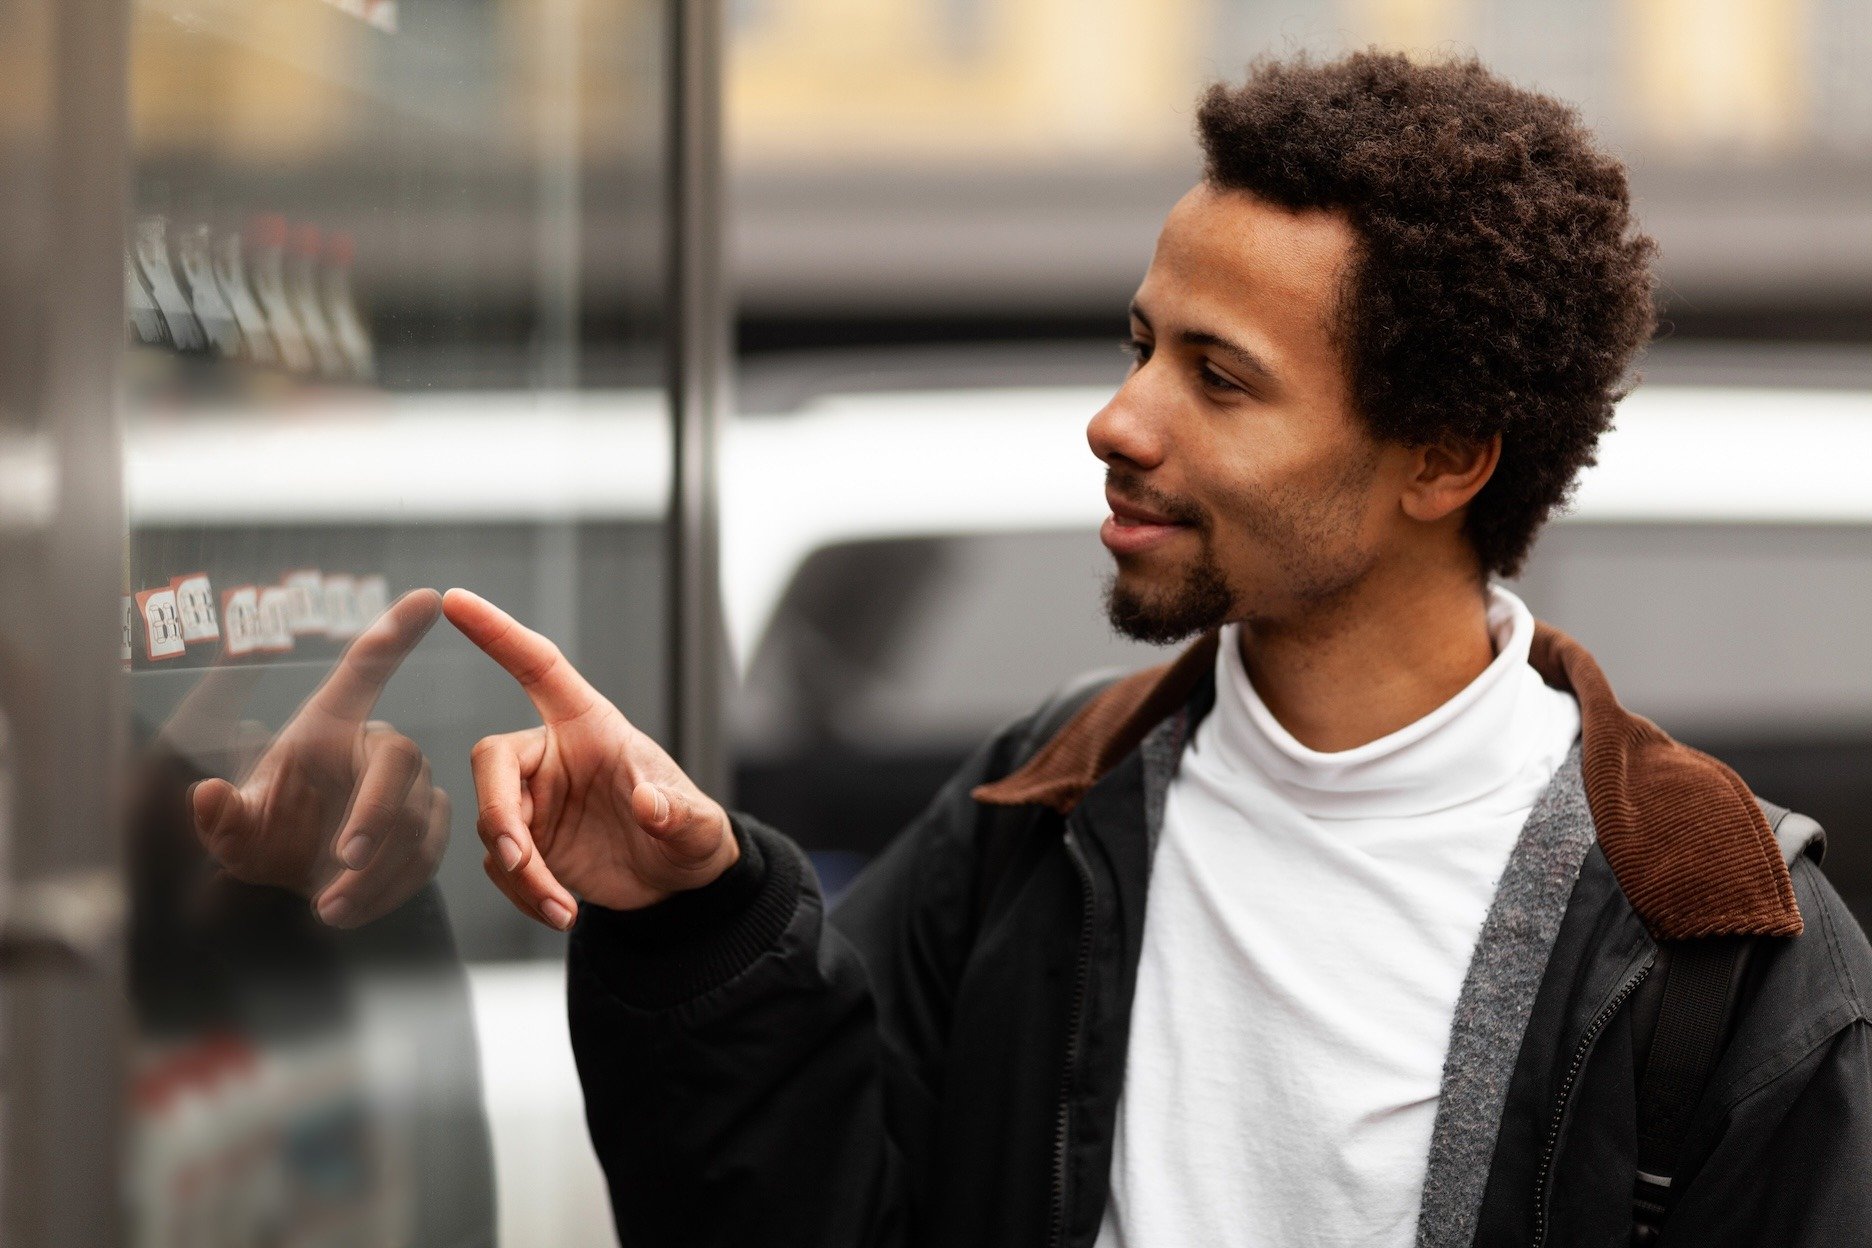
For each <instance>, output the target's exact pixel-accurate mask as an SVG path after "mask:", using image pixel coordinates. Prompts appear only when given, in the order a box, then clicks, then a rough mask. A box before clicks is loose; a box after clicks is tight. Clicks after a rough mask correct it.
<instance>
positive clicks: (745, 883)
mask: <svg viewBox="0 0 1872 1248" xmlns="http://www.w3.org/2000/svg"><path fill="white" fill-rule="evenodd" d="M728 820H729V826H731V827H732V828H733V829H734V836H735V841H736V843H737V844H739V845H740V847H741V857H740V858H739V859H738V860H737V861H736V862H735V864H734V866H732V867H729V868H728V870H726V871H724V872H722V874H721V876H720V878H718V879H716V880H714V881H713V882H712V883H709V884H706V885H704V886H703V887H701V888H697V889H692V890H690V891H688V892H683V893H677V894H676V895H675V896H674V897H670V898H668V899H667V900H664V901H660V902H658V903H657V904H656V905H654V906H645V907H644V908H643V909H641V910H611V909H607V908H606V907H604V906H600V905H594V904H593V903H591V902H585V903H583V904H582V905H580V906H579V920H578V924H577V926H575V927H574V928H573V929H572V947H571V957H572V958H573V959H574V960H578V961H583V962H585V963H586V965H587V966H588V968H589V969H590V971H591V972H592V973H593V974H595V975H596V976H597V977H598V978H599V980H600V981H602V982H603V984H604V985H605V987H606V988H608V989H609V990H610V991H611V993H612V995H613V996H615V997H617V998H618V999H619V1000H620V1001H622V1002H624V1003H625V1004H626V1005H631V1006H635V1007H638V1008H640V1009H661V1008H665V1007H668V1006H672V1005H676V1004H678V1003H680V1002H683V1001H688V1000H690V999H692V998H694V997H699V996H701V995H702V994H703V993H706V992H708V991H710V990H711V989H714V988H719V987H720V986H721V985H723V984H725V983H727V982H728V981H729V980H731V979H733V978H734V977H735V976H736V975H739V974H740V973H741V972H742V971H744V970H746V969H747V968H748V967H750V966H752V965H753V964H754V960H755V959H756V958H758V957H760V956H761V954H763V953H765V952H767V951H768V950H769V949H771V948H773V946H774V944H775V942H776V941H778V940H779V939H780V933H782V932H783V931H785V930H786V926H787V924H788V922H790V921H791V920H792V918H793V911H794V908H795V907H796V906H797V905H798V904H799V894H800V887H801V883H802V880H803V873H802V870H801V860H800V854H799V851H798V850H796V849H794V848H793V846H792V845H790V844H788V843H787V841H786V838H784V837H782V836H781V835H780V834H779V833H778V832H775V831H773V830H772V829H771V828H767V827H765V826H763V825H761V824H760V823H758V822H756V821H754V820H752V819H749V818H748V817H747V816H746V815H738V814H732V813H731V814H730V815H729V816H728Z"/></svg>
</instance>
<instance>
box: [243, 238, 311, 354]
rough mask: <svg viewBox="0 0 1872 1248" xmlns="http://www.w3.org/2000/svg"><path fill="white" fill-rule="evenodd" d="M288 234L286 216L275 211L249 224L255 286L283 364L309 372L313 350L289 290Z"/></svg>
mask: <svg viewBox="0 0 1872 1248" xmlns="http://www.w3.org/2000/svg"><path fill="white" fill-rule="evenodd" d="M286 235H287V225H286V218H285V217H282V216H280V215H279V214H278V213H276V212H264V213H261V214H260V215H258V216H256V217H255V218H254V219H253V222H252V224H251V225H249V226H248V229H247V243H248V248H249V253H248V254H249V258H250V259H251V261H252V268H253V289H254V295H255V297H256V298H258V299H259V301H260V309H261V311H263V312H264V313H265V314H266V322H267V328H268V329H270V330H272V331H273V341H274V342H275V343H276V344H277V345H278V347H279V354H280V363H281V364H283V365H285V367H286V368H287V369H288V370H289V371H291V372H295V373H309V372H311V371H312V365H313V359H312V350H311V348H310V347H309V346H307V345H306V339H305V331H304V329H303V328H301V326H300V324H299V314H298V313H297V312H296V311H294V310H293V300H292V296H291V295H290V294H288V293H287V289H286Z"/></svg>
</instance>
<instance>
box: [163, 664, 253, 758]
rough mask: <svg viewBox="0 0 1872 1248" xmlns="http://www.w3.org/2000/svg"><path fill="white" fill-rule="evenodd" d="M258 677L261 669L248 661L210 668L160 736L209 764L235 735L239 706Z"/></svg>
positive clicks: (185, 754) (174, 747)
mask: <svg viewBox="0 0 1872 1248" xmlns="http://www.w3.org/2000/svg"><path fill="white" fill-rule="evenodd" d="M259 679H260V669H259V668H258V667H256V666H254V665H253V664H249V663H237V664H223V665H219V666H215V667H211V668H209V669H208V670H207V671H206V672H203V673H202V678H201V679H200V680H198V681H196V682H195V686H194V688H192V689H190V690H189V691H188V692H187V693H186V694H184V695H183V696H182V701H181V702H180V703H179V704H177V706H176V709H175V714H173V715H171V716H170V717H169V719H168V721H167V722H166V723H164V724H163V726H162V731H161V734H160V735H161V738H162V740H163V741H164V743H166V744H167V745H168V746H169V748H170V749H172V750H174V751H175V752H176V753H177V754H180V755H181V756H182V757H184V758H186V759H189V760H191V761H193V762H196V763H198V764H203V765H211V764H212V762H213V760H214V758H215V756H216V755H217V754H218V753H219V752H220V751H222V750H225V749H227V748H228V746H229V744H230V743H231V740H232V739H233V738H234V736H235V725H236V723H237V721H238V720H239V718H240V713H241V709H242V708H243V707H245V706H246V705H247V699H248V698H249V697H250V696H252V694H253V690H254V685H255V684H256V683H257V682H258V681H259ZM216 770H219V768H216Z"/></svg>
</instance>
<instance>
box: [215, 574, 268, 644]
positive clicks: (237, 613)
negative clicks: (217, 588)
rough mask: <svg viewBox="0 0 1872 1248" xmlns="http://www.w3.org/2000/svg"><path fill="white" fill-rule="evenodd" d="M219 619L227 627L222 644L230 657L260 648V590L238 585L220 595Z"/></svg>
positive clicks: (250, 586)
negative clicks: (225, 636)
mask: <svg viewBox="0 0 1872 1248" xmlns="http://www.w3.org/2000/svg"><path fill="white" fill-rule="evenodd" d="M221 619H222V622H223V623H224V624H226V626H227V638H226V640H225V641H224V642H223V643H222V644H223V647H224V648H225V649H226V651H227V653H229V654H230V655H235V656H239V655H243V654H252V653H253V652H254V651H255V650H258V649H259V648H260V590H259V589H258V588H257V587H256V586H253V585H240V586H236V587H235V588H233V589H230V590H226V591H225V592H223V593H222V595H221Z"/></svg>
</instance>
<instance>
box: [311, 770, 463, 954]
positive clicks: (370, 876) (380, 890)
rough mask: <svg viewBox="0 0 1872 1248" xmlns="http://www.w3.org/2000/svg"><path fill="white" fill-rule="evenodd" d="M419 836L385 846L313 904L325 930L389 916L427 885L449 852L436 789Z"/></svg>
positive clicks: (444, 806) (445, 812)
mask: <svg viewBox="0 0 1872 1248" xmlns="http://www.w3.org/2000/svg"><path fill="white" fill-rule="evenodd" d="M435 798H436V800H434V801H433V802H431V803H430V804H429V817H428V820H427V826H426V828H425V829H424V832H423V835H422V836H420V837H408V838H405V839H404V840H403V843H402V844H401V845H393V846H387V847H385V848H384V849H383V850H382V851H381V852H380V853H378V855H377V856H376V857H375V858H373V859H372V860H371V862H370V865H369V866H367V867H365V868H364V869H363V870H361V871H343V872H340V873H339V876H338V878H337V879H335V880H333V881H332V882H331V883H330V884H329V885H327V886H326V888H325V890H324V891H323V892H322V893H320V894H319V896H318V898H317V900H316V901H315V902H314V903H313V905H314V909H316V911H317V912H318V916H319V919H320V920H321V921H322V922H324V923H325V924H326V925H327V926H329V927H361V926H363V925H364V924H366V923H372V922H375V921H376V920H378V919H380V918H382V917H383V916H384V915H386V914H389V913H390V912H391V911H392V910H395V909H396V908H397V907H398V906H400V905H402V904H403V903H404V902H406V901H408V900H409V899H410V898H411V897H413V896H414V895H415V894H416V892H417V890H418V889H420V888H422V886H423V885H424V884H427V883H428V882H429V880H430V879H431V878H433V877H434V875H435V873H436V868H437V867H438V866H440V865H441V862H442V853H443V851H444V850H445V849H447V848H448V828H449V801H448V795H447V794H446V793H443V792H441V791H440V790H437V792H436V795H435Z"/></svg>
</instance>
